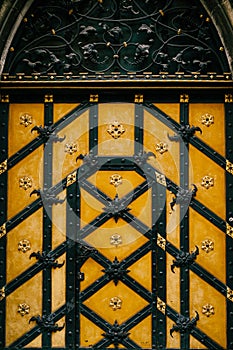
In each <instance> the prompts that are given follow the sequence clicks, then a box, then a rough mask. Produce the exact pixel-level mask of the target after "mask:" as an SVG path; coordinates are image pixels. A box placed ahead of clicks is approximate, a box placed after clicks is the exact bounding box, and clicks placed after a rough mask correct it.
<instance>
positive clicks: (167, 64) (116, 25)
mask: <svg viewBox="0 0 233 350" xmlns="http://www.w3.org/2000/svg"><path fill="white" fill-rule="evenodd" d="M206 18H207V14H206V12H205V10H204V8H202V7H201V5H200V4H199V3H198V4H197V3H196V2H195V1H194V0H190V2H189V3H188V4H185V3H183V5H182V4H181V3H180V2H178V1H168V2H163V1H162V0H158V1H152V0H144V1H139V0H134V1H132V0H121V1H116V0H104V1H103V0H98V1H97V0H87V1H86V2H85V1H83V0H57V1H53V0H51V1H49V2H47V1H46V0H41V1H40V3H39V5H38V4H35V5H32V6H31V7H30V10H29V12H28V13H27V17H25V19H24V21H22V24H21V26H20V27H19V31H18V34H17V35H16V36H15V38H14V40H13V42H12V48H14V49H12V50H10V52H9V55H8V57H7V59H6V65H5V70H4V71H5V72H8V73H10V75H15V74H16V73H20V72H25V75H32V74H33V73H34V74H35V77H37V79H40V75H43V76H44V75H46V74H50V79H54V77H55V76H56V75H58V76H61V75H63V74H64V75H65V74H67V77H70V75H69V74H70V73H72V75H75V76H79V75H80V76H81V77H84V79H85V78H86V74H87V73H91V74H93V72H97V75H96V76H97V78H99V75H100V79H101V74H98V72H100V73H102V74H103V73H106V74H107V73H108V74H109V73H110V72H119V73H120V74H121V75H124V74H126V73H130V72H151V73H152V74H158V73H159V72H167V73H170V74H174V73H175V72H186V73H192V72H199V73H202V74H205V73H206V72H217V73H222V72H224V71H229V67H228V63H227V59H226V57H225V54H224V52H222V51H219V39H218V34H217V32H216V30H215V27H214V25H213V24H212V23H211V21H206ZM213 33H214V34H213ZM21 79H22V76H21Z"/></svg>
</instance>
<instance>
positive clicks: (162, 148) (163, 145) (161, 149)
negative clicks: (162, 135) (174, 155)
mask: <svg viewBox="0 0 233 350" xmlns="http://www.w3.org/2000/svg"><path fill="white" fill-rule="evenodd" d="M155 150H156V152H159V153H160V154H163V153H164V152H167V151H168V145H167V144H166V143H164V142H159V143H157V144H156V147H155Z"/></svg>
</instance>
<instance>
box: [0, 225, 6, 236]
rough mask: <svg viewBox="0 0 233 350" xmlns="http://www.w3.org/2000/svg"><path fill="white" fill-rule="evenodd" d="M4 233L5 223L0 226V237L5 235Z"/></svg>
mask: <svg viewBox="0 0 233 350" xmlns="http://www.w3.org/2000/svg"><path fill="white" fill-rule="evenodd" d="M5 234H6V224H3V225H2V226H0V238H2V237H3V236H5Z"/></svg>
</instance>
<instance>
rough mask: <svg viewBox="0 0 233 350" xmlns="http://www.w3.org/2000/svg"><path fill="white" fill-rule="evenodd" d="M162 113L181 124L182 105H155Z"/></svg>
mask: <svg viewBox="0 0 233 350" xmlns="http://www.w3.org/2000/svg"><path fill="white" fill-rule="evenodd" d="M154 105H155V106H156V107H158V108H159V109H160V110H161V111H163V112H164V113H166V114H167V115H168V116H169V117H171V118H172V119H174V120H175V121H176V122H177V123H179V122H180V105H179V103H154Z"/></svg>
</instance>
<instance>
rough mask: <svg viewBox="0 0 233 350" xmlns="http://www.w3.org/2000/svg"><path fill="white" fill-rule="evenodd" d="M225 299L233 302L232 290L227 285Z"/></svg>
mask: <svg viewBox="0 0 233 350" xmlns="http://www.w3.org/2000/svg"><path fill="white" fill-rule="evenodd" d="M227 299H229V300H230V301H232V302H233V290H232V289H231V288H229V287H227Z"/></svg>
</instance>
